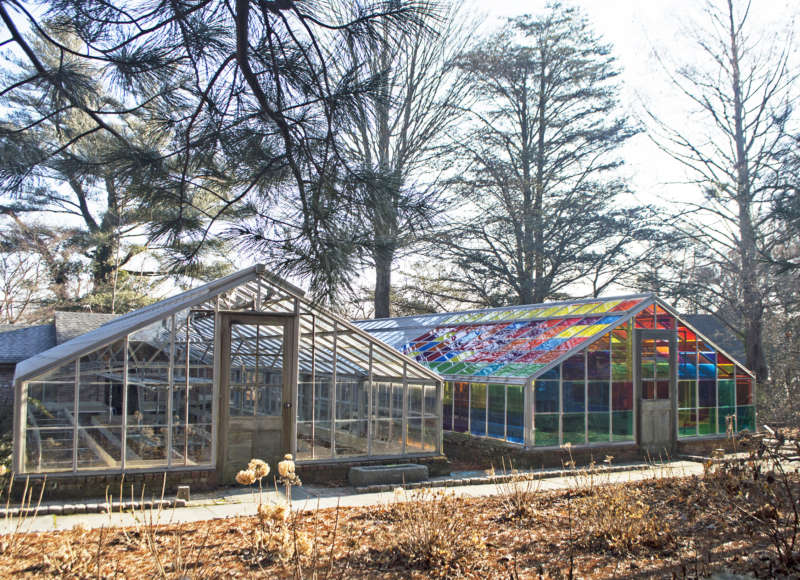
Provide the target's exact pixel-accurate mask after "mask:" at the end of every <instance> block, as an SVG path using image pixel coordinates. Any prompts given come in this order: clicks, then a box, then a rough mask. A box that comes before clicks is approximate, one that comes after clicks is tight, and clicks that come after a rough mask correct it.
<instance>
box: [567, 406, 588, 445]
mask: <svg viewBox="0 0 800 580" xmlns="http://www.w3.org/2000/svg"><path fill="white" fill-rule="evenodd" d="M562 425H563V430H564V443H572V444H573V445H581V444H583V443H585V442H586V437H585V435H586V425H585V423H584V415H583V413H564V417H563V419H562Z"/></svg>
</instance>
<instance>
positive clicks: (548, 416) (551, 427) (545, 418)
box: [534, 413, 558, 447]
mask: <svg viewBox="0 0 800 580" xmlns="http://www.w3.org/2000/svg"><path fill="white" fill-rule="evenodd" d="M534 437H535V442H534V444H535V445H536V446H537V447H544V446H549V445H558V414H557V413H544V414H542V413H536V415H534Z"/></svg>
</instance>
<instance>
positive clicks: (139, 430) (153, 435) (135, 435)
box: [125, 423, 167, 467]
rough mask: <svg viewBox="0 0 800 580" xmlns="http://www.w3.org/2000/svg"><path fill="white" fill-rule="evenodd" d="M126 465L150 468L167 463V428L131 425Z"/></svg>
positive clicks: (126, 439)
mask: <svg viewBox="0 0 800 580" xmlns="http://www.w3.org/2000/svg"><path fill="white" fill-rule="evenodd" d="M125 445H126V451H125V465H126V466H128V467H149V466H156V465H166V463H167V427H166V426H161V427H159V426H140V425H137V424H135V423H134V424H132V425H131V424H129V425H128V432H127V437H126V438H125Z"/></svg>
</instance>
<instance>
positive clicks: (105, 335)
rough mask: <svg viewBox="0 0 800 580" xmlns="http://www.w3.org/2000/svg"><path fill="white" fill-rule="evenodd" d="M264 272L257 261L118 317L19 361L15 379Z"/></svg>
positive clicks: (115, 337)
mask: <svg viewBox="0 0 800 580" xmlns="http://www.w3.org/2000/svg"><path fill="white" fill-rule="evenodd" d="M264 273H265V267H264V265H263V264H255V265H253V266H250V267H249V268H245V269H244V270H239V271H238V272H234V273H233V274H229V275H227V276H224V277H222V278H219V279H218V280H214V281H212V282H209V283H207V284H203V285H202V286H198V287H197V288H192V289H190V290H187V291H185V292H182V293H180V294H176V295H175V296H170V297H169V298H165V299H164V300H160V301H158V302H154V303H153V304H149V305H147V306H144V307H142V308H139V309H138V310H134V311H133V312H129V313H128V314H125V315H123V316H120V317H119V318H115V319H114V320H111V321H109V322H107V323H106V324H104V325H103V326H100V327H99V328H96V329H95V330H91V331H89V332H87V333H85V334H81V335H80V336H76V337H75V338H73V339H70V340H68V341H66V342H63V343H61V344H59V345H57V346H54V347H53V348H50V349H48V350H45V351H43V352H41V353H39V354H37V355H34V356H32V357H31V358H29V359H26V360H24V361H22V362H20V363H18V364H17V367H16V370H15V372H14V382H15V383H16V382H20V381H25V380H28V379H30V378H32V377H35V376H37V375H40V374H42V373H44V372H47V371H49V370H51V369H53V368H55V367H57V366H58V365H60V364H64V363H66V362H68V361H70V360H72V359H75V358H78V357H80V356H83V355H84V354H87V353H89V352H92V351H93V350H95V349H97V348H99V347H101V346H103V345H104V344H109V343H111V342H114V341H115V340H118V339H120V338H122V337H123V336H125V335H127V334H130V333H131V332H135V331H136V330H138V329H140V328H143V327H145V326H147V325H148V324H152V323H153V322H156V321H157V320H161V319H162V318H164V317H165V316H170V315H171V314H174V313H175V312H179V311H180V310H183V309H185V308H188V307H190V306H192V305H194V304H198V303H201V302H205V301H206V300H208V299H209V298H212V297H214V296H216V295H217V294H221V293H222V292H224V291H225V290H228V289H229V288H232V287H234V286H238V285H239V284H242V283H244V282H248V281H250V280H254V279H255V278H256V277H258V275H259V274H260V275H264ZM270 281H273V280H270ZM285 284H286V286H287V287H288V288H291V287H292V286H291V285H290V284H288V282H287V283H285Z"/></svg>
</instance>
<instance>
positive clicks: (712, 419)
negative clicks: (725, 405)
mask: <svg viewBox="0 0 800 580" xmlns="http://www.w3.org/2000/svg"><path fill="white" fill-rule="evenodd" d="M697 424H698V426H699V428H700V435H710V434H712V433H716V432H717V431H716V430H717V410H716V409H715V408H713V407H708V408H706V407H701V408H700V409H698V410H697Z"/></svg>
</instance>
